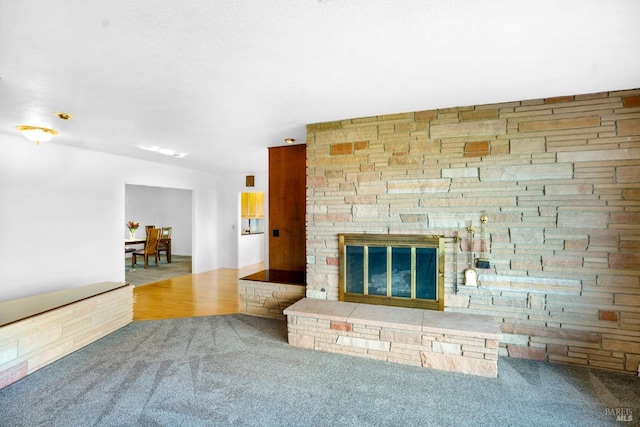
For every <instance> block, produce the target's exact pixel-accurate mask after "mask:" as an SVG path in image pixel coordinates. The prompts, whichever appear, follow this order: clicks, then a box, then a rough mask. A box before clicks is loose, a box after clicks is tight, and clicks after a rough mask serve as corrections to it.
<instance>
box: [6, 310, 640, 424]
mask: <svg viewBox="0 0 640 427" xmlns="http://www.w3.org/2000/svg"><path fill="white" fill-rule="evenodd" d="M615 409H619V410H625V411H626V413H627V414H629V413H630V414H631V416H632V417H633V421H632V422H630V423H623V425H633V424H635V425H638V420H639V419H640V378H639V377H637V376H634V375H628V374H621V373H613V372H608V371H602V370H594V369H587V368H580V367H571V366H564V365H557V364H549V363H542V362H535V361H529V360H521V359H508V358H501V359H500V361H499V377H498V378H497V379H490V378H482V377H475V376H468V375H462V374H456V373H449V372H441V371H436V370H431V369H424V368H419V367H413V366H406V365H398V364H393V363H387V362H380V361H374V360H367V359H362V358H357V357H351V356H344V355H338V354H330V353H322V352H316V351H311V350H305V349H299V348H294V347H291V346H289V345H288V344H287V343H286V323H285V322H283V321H279V320H271V319H263V318H258V317H251V316H245V315H240V314H235V315H226V316H211V317H195V318H187V319H172V320H156V321H144V322H134V323H132V324H130V325H128V326H126V327H124V328H122V329H120V330H119V331H117V332H114V333H113V334H111V335H109V336H107V337H105V338H103V339H101V340H99V341H97V342H95V343H93V344H91V345H89V346H87V347H85V348H83V349H81V350H79V351H77V352H75V353H73V354H71V355H69V356H67V357H65V358H63V359H61V360H59V361H58V362H55V363H54V364H52V365H49V366H48V367H46V368H43V369H41V370H40V371H38V372H36V373H34V374H32V375H30V376H28V377H26V378H24V379H22V380H20V381H18V382H17V383H15V384H12V385H11V386H9V387H6V388H5V389H3V390H0V425H2V426H3V427H9V426H10V427H18V426H66V427H68V426H217V425H220V426H227V425H234V426H409V425H414V426H449V425H451V426H459V425H463V426H466V425H469V426H603V425H620V423H617V422H616V416H615V415H613V414H612V412H614V411H615Z"/></svg>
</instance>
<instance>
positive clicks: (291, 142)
mask: <svg viewBox="0 0 640 427" xmlns="http://www.w3.org/2000/svg"><path fill="white" fill-rule="evenodd" d="M284 142H286V143H287V144H293V143H294V142H296V140H295V139H293V138H285V139H284Z"/></svg>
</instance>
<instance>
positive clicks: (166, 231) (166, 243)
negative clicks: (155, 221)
mask: <svg viewBox="0 0 640 427" xmlns="http://www.w3.org/2000/svg"><path fill="white" fill-rule="evenodd" d="M162 252H164V253H165V256H166V257H167V262H168V263H170V262H171V227H162V232H161V233H160V240H158V258H161V257H160V255H161V253H162Z"/></svg>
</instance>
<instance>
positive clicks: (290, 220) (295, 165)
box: [269, 144, 306, 271]
mask: <svg viewBox="0 0 640 427" xmlns="http://www.w3.org/2000/svg"><path fill="white" fill-rule="evenodd" d="M305 200H306V145H304V144H302V145H288V146H284V147H272V148H269V269H270V270H287V271H305V270H306V233H305V211H306V201H305Z"/></svg>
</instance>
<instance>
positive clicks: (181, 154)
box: [137, 145, 187, 159]
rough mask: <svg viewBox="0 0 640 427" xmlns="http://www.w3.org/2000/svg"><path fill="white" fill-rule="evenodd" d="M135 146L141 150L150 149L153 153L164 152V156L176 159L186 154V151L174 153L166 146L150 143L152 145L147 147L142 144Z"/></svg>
mask: <svg viewBox="0 0 640 427" xmlns="http://www.w3.org/2000/svg"><path fill="white" fill-rule="evenodd" d="M137 147H138V148H140V149H142V150H146V151H152V152H154V153H158V154H164V155H165V156H171V157H175V158H176V159H181V158H183V157H184V156H186V155H187V153H176V152H175V151H173V150H169V149H167V148H160V147H158V146H157V145H152V146H149V147H146V146H144V145H137Z"/></svg>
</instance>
